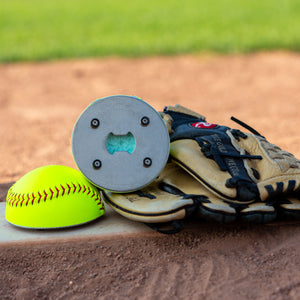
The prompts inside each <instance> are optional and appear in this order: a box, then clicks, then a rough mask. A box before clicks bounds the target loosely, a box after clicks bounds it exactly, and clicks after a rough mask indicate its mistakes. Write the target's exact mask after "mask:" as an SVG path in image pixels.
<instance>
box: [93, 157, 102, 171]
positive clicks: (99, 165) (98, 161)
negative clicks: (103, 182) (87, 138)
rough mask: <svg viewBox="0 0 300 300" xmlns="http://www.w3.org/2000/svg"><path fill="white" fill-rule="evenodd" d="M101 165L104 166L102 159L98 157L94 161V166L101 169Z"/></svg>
mask: <svg viewBox="0 0 300 300" xmlns="http://www.w3.org/2000/svg"><path fill="white" fill-rule="evenodd" d="M101 166H102V163H101V160H99V159H96V160H94V161H93V167H94V169H100V168H101Z"/></svg>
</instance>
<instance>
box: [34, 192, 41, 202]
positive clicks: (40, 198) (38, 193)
mask: <svg viewBox="0 0 300 300" xmlns="http://www.w3.org/2000/svg"><path fill="white" fill-rule="evenodd" d="M38 195H39V200H38V203H40V201H41V199H42V195H41V193H40V192H38ZM32 204H33V203H32Z"/></svg>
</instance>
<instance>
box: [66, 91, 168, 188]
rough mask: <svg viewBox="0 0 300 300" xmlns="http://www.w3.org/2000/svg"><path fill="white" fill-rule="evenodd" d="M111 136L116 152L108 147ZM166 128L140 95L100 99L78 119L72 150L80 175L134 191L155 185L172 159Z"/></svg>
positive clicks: (99, 182)
mask: <svg viewBox="0 0 300 300" xmlns="http://www.w3.org/2000/svg"><path fill="white" fill-rule="evenodd" d="M111 137H113V140H114V141H115V143H117V144H116V145H115V149H113V151H112V150H111V149H109V148H108V144H109V143H108V139H110V138H111ZM169 147H170V139H169V134H168V130H167V128H166V126H165V124H164V122H163V120H162V118H161V117H160V115H159V113H158V112H157V111H156V110H155V109H154V108H152V107H151V106H150V105H149V104H147V103H146V102H144V101H143V100H141V99H139V98H137V97H131V96H123V95H119V96H110V97H106V98H102V99H98V100H97V101H95V102H93V103H92V104H91V105H90V106H88V107H87V108H86V109H85V110H84V111H83V113H82V114H81V115H80V117H79V118H78V120H77V122H76V124H75V126H74V129H73V134H72V152H73V157H74V160H75V162H76V164H77V166H78V168H79V169H80V171H81V172H82V173H83V174H84V175H85V176H86V177H87V179H89V180H90V181H91V182H92V183H93V184H95V185H96V186H98V187H100V188H102V189H105V190H109V191H114V192H120V193H121V192H130V191H134V190H138V189H140V188H142V187H144V186H146V185H148V184H149V183H151V182H152V181H153V180H154V179H155V178H156V177H157V176H158V175H159V174H160V172H161V171H162V170H163V168H164V166H165V164H166V162H167V160H168V156H169Z"/></svg>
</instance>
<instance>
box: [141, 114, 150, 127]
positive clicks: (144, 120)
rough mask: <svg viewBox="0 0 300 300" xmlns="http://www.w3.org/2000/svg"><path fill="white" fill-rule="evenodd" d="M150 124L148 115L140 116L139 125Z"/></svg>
mask: <svg viewBox="0 0 300 300" xmlns="http://www.w3.org/2000/svg"><path fill="white" fill-rule="evenodd" d="M149 124H150V119H149V118H148V117H146V116H145V117H142V118H141V125H142V126H148V125H149Z"/></svg>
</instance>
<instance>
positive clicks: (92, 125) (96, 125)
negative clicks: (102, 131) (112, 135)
mask: <svg viewBox="0 0 300 300" xmlns="http://www.w3.org/2000/svg"><path fill="white" fill-rule="evenodd" d="M99 125H100V121H99V120H98V119H93V120H92V121H91V127H92V128H94V129H95V128H98V127H99Z"/></svg>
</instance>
